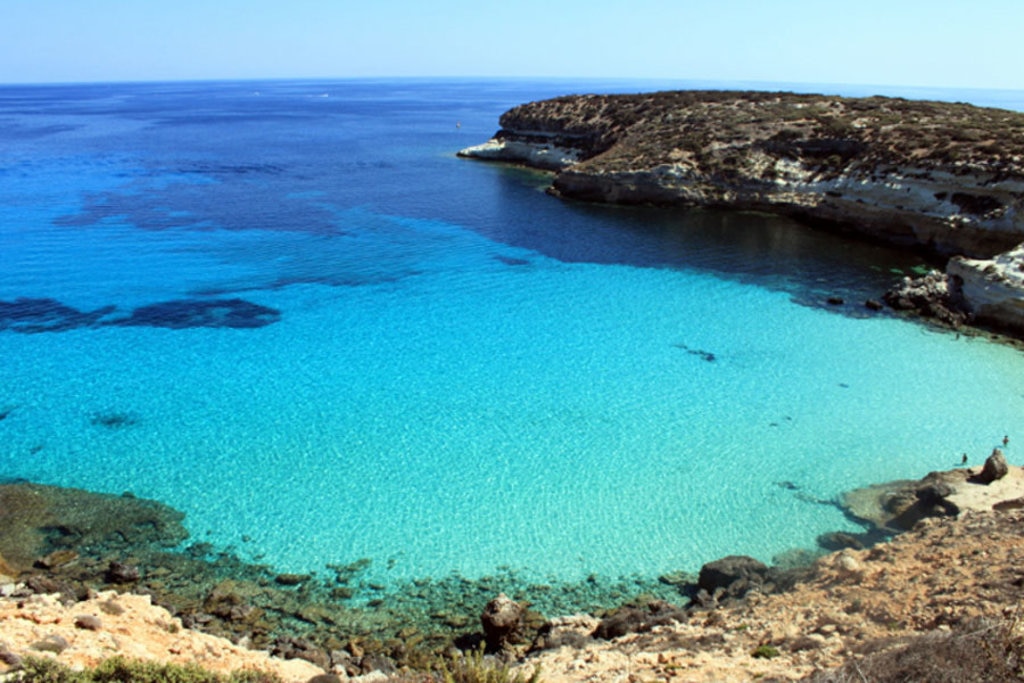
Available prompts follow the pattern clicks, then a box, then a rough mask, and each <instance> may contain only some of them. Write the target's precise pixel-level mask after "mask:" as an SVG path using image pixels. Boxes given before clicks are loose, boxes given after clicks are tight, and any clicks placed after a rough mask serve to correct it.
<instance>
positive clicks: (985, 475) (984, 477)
mask: <svg viewBox="0 0 1024 683" xmlns="http://www.w3.org/2000/svg"><path fill="white" fill-rule="evenodd" d="M1009 471H1010V467H1009V465H1007V464H1006V457H1005V456H1004V455H1003V452H1002V451H1001V450H999V449H998V448H994V449H992V455H990V456H988V459H987V460H985V466H984V467H982V468H981V473H980V474H978V475H976V476H975V477H974V481H976V482H978V483H979V484H991V483H992V482H994V481H995V480H997V479H1002V478H1003V477H1005V476H1006V474H1007V473H1008V472H1009Z"/></svg>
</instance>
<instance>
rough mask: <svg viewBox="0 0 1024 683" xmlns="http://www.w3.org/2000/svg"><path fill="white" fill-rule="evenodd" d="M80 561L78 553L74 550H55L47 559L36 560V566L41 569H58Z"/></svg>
mask: <svg viewBox="0 0 1024 683" xmlns="http://www.w3.org/2000/svg"><path fill="white" fill-rule="evenodd" d="M77 559H78V553H76V552H75V551H74V550H68V549H64V550H54V551H53V552H52V553H50V554H49V555H47V556H45V557H41V558H39V559H38V560H36V563H35V564H36V566H37V567H39V568H40V569H57V568H58V567H63V566H64V565H67V564H71V563H72V562H74V561H75V560H77Z"/></svg>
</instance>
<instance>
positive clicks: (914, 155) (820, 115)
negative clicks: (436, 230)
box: [460, 91, 1024, 258]
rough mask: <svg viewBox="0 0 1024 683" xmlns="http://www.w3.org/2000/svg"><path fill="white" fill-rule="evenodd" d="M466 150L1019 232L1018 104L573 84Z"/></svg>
mask: <svg viewBox="0 0 1024 683" xmlns="http://www.w3.org/2000/svg"><path fill="white" fill-rule="evenodd" d="M500 125H501V130H500V131H499V132H498V133H497V134H496V135H495V137H494V138H493V139H492V140H490V141H489V142H487V143H485V144H483V145H480V146H477V147H471V148H468V149H465V150H462V151H461V152H460V155H462V156H467V157H475V158H484V159H492V160H493V159H497V160H505V161H513V162H517V163H524V164H527V165H530V166H534V167H538V168H544V169H549V170H555V171H556V175H555V178H554V181H553V184H552V188H551V189H552V192H553V193H555V194H559V195H561V196H564V197H572V198H577V199H583V200H589V201H598V202H611V203H623V204H640V203H644V204H659V205H700V206H708V207H721V208H731V209H753V210H763V211H771V212H776V213H783V214H787V215H793V216H796V217H799V218H804V219H810V220H813V221H817V222H822V223H825V224H828V225H832V226H835V227H837V228H840V229H845V230H849V231H853V232H856V233H859V234H863V235H867V236H870V237H873V238H877V239H881V240H884V241H886V242H890V243H894V244H898V245H904V246H913V247H920V248H924V249H926V250H928V251H931V252H933V253H936V254H940V255H953V254H963V255H966V256H970V257H983V258H988V257H991V256H993V255H995V254H997V253H1000V252H1002V251H1005V250H1007V249H1009V248H1011V247H1013V246H1014V245H1016V244H1019V243H1020V242H1022V241H1024V114H1022V113H1016V112H1011V111H1004V110H1000V109H989V108H980V107H974V106H971V105H967V104H949V103H940V102H919V101H909V100H903V99H894V98H883V97H870V98H841V97H834V96H823V95H796V94H791V93H767V92H720V91H681V92H662V93H652V94H642V95H579V96H566V97H559V98H555V99H552V100H546V101H542V102H533V103H529V104H524V105H520V106H518V107H515V108H513V109H511V110H510V111H508V112H506V113H505V114H504V115H503V116H502V117H501V120H500Z"/></svg>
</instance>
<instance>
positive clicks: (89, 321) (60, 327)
mask: <svg viewBox="0 0 1024 683" xmlns="http://www.w3.org/2000/svg"><path fill="white" fill-rule="evenodd" d="M114 308H115V307H114V306H104V307H103V308H98V309H96V310H95V311H79V310H78V309H77V308H72V307H71V306H65V305H64V304H62V303H61V302H59V301H57V300H56V299H30V298H18V299H15V300H14V301H0V330H13V331H14V332H21V333H22V334H36V333H38V332H64V331H66V330H75V329H79V328H82V327H94V326H96V325H97V324H98V323H99V321H100V319H101V318H103V317H104V316H106V315H108V314H110V313H112V312H113V311H114Z"/></svg>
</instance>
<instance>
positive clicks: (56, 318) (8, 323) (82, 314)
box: [0, 298, 281, 334]
mask: <svg viewBox="0 0 1024 683" xmlns="http://www.w3.org/2000/svg"><path fill="white" fill-rule="evenodd" d="M116 310H117V307H116V306H113V305H111V306H104V307H102V308H98V309H96V310H94V311H80V310H78V309H77V308H74V307H72V306H67V305H65V304H62V303H61V302H59V301H57V300H56V299H30V298H18V299H15V300H13V301H0V331H3V330H11V331H12V332H19V333H21V334H38V333H40V332H66V331H69V330H78V329H84V328H95V327H105V326H111V325H114V326H119V327H162V328H165V329H172V330H182V329H188V328H193V327H231V328H236V329H251V328H256V327H265V326H267V325H271V324H273V323H276V322H277V321H278V320H280V319H281V311H279V310H277V309H275V308H270V307H268V306H261V305H259V304H255V303H253V302H251V301H246V300H244V299H237V298H235V299H178V300H174V301H162V302H159V303H155V304H150V305H148V306H142V307H141V308H136V309H135V310H134V311H132V312H131V314H130V315H128V316H124V317H118V318H111V317H110V316H111V315H112V314H113V313H114V312H115V311H116Z"/></svg>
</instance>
